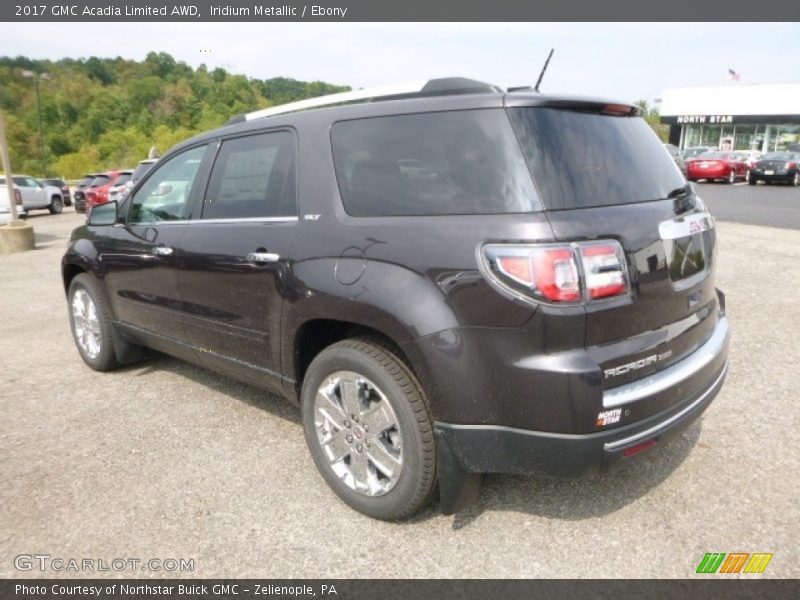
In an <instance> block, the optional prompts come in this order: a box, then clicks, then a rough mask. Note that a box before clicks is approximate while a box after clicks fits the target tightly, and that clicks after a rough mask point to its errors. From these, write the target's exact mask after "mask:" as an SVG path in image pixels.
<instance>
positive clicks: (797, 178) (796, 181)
mask: <svg viewBox="0 0 800 600" xmlns="http://www.w3.org/2000/svg"><path fill="white" fill-rule="evenodd" d="M792 185H793V186H794V187H797V186H798V185H800V171H795V172H794V178H793V179H792Z"/></svg>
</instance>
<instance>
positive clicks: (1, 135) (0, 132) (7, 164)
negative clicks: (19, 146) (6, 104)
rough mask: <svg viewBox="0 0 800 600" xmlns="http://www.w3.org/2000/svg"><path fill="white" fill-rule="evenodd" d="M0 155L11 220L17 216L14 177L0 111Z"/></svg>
mask: <svg viewBox="0 0 800 600" xmlns="http://www.w3.org/2000/svg"><path fill="white" fill-rule="evenodd" d="M0 157H2V159H3V170H4V171H5V173H6V188H7V189H8V206H9V208H10V209H11V220H12V221H16V220H17V219H18V218H19V215H18V214H17V203H16V202H15V200H16V198H15V197H14V178H13V177H12V176H11V174H12V172H13V171H12V170H11V158H10V157H9V155H8V144H7V143H6V121H5V119H4V118H3V113H0Z"/></svg>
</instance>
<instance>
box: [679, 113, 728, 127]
mask: <svg viewBox="0 0 800 600" xmlns="http://www.w3.org/2000/svg"><path fill="white" fill-rule="evenodd" d="M675 122H676V123H678V124H683V123H687V124H698V125H701V124H705V123H708V124H721V123H723V124H724V123H733V115H681V116H679V117H677V118H676V119H675Z"/></svg>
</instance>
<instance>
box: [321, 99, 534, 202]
mask: <svg viewBox="0 0 800 600" xmlns="http://www.w3.org/2000/svg"><path fill="white" fill-rule="evenodd" d="M331 139H332V143H333V159H334V164H335V167H336V177H337V179H338V181H339V189H340V191H341V195H342V201H343V203H344V208H345V210H346V211H347V213H348V214H350V215H353V216H359V217H375V216H418V215H470V214H498V213H524V212H530V211H534V210H539V209H540V204H539V201H538V198H537V195H536V190H535V188H534V187H533V182H532V181H531V178H530V174H529V172H528V169H527V166H526V165H525V159H524V157H523V156H522V153H521V152H520V148H519V144H518V143H517V141H516V139H515V137H514V132H513V130H512V128H511V125H510V123H509V121H508V118H507V116H506V114H505V112H504V111H503V110H500V109H489V110H466V111H454V112H439V113H425V114H413V115H397V116H391V117H378V118H370V119H360V120H356V121H344V122H340V123H337V124H336V125H334V127H333V131H332V138H331Z"/></svg>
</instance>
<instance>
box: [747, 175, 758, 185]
mask: <svg viewBox="0 0 800 600" xmlns="http://www.w3.org/2000/svg"><path fill="white" fill-rule="evenodd" d="M747 183H749V184H750V185H755V184H757V183H758V179H753V177H752V176H751V177H750V179H748V180H747Z"/></svg>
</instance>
